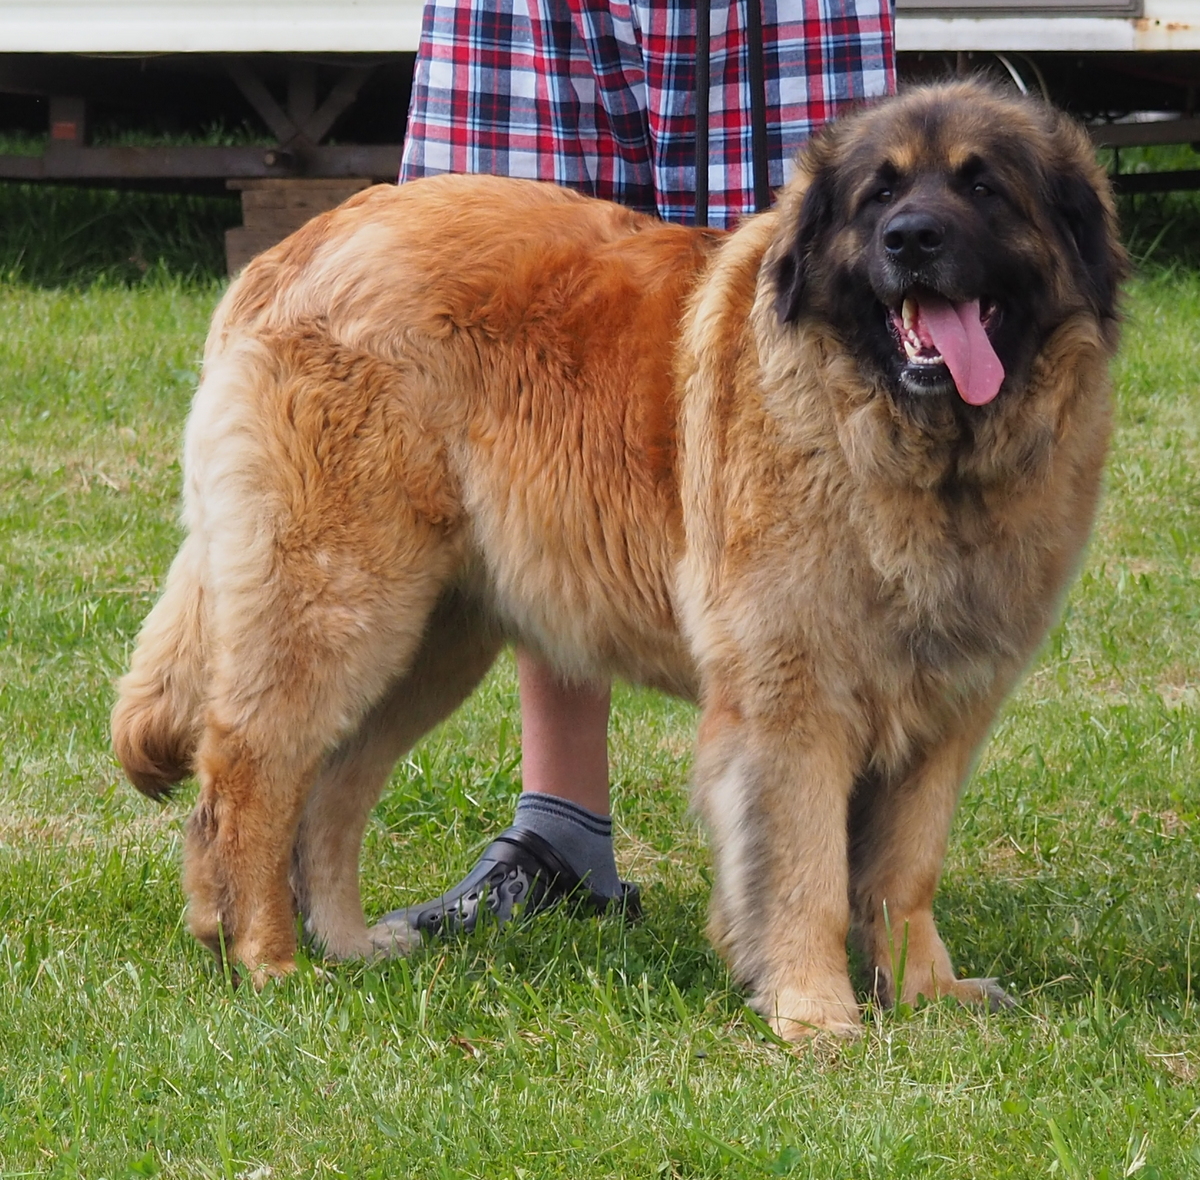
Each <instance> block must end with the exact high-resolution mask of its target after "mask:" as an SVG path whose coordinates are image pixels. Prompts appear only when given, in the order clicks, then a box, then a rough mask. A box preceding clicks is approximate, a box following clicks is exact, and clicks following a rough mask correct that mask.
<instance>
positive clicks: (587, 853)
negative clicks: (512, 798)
mask: <svg viewBox="0 0 1200 1180" xmlns="http://www.w3.org/2000/svg"><path fill="white" fill-rule="evenodd" d="M513 827H514V828H520V829H522V830H523V831H527V832H535V833H536V834H537V835H539V836H541V837H542V839H543V840H546V841H547V842H548V843H550V844H553V845H554V849H555V851H556V852H557V853H558V854H559V855H560V856H561V857H562V858H563V860H565V861H566V862H567V864H569V865H570V866H571V868H573V869H574V870H575V871H576V872H577V873H578V874H579V875H580V877H582V878H584V879H585V880H586V883H587V886H588V888H589V889H591V890H592V892H593V893H599V894H600V895H601V896H602V897H619V896H620V894H621V881H620V879H619V878H618V876H617V862H616V861H615V860H613V842H612V817H611V816H608V815H597V814H596V813H595V812H594V811H588V809H587V808H586V807H580V806H579V804H578V803H571V802H570V801H569V800H567V799H560V798H559V797H558V796H557V795H543V794H541V793H540V792H538V791H525V792H523V793H522V795H521V797H520V798H519V799H518V800H517V813H516V815H515V816H513Z"/></svg>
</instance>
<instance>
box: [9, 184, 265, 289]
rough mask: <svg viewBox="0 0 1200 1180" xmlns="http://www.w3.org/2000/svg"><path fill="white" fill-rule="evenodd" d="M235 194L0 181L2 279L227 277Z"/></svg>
mask: <svg viewBox="0 0 1200 1180" xmlns="http://www.w3.org/2000/svg"><path fill="white" fill-rule="evenodd" d="M240 223H241V211H240V208H239V205H238V201H237V198H236V197H233V196H230V197H199V196H190V195H186V194H178V193H171V194H165V193H137V192H113V191H110V190H107V189H81V188H67V187H60V186H55V185H30V184H8V183H0V278H3V279H7V280H9V281H12V282H19V283H25V284H28V285H29V286H33V287H87V286H90V285H91V284H93V283H96V282H109V283H116V284H120V285H127V286H137V285H139V284H141V283H144V282H153V281H155V280H156V279H158V278H165V277H171V278H176V279H185V280H193V281H208V282H211V281H213V280H215V279H221V278H224V276H225V237H224V235H225V230H226V229H228V228H229V227H231V226H235V225H239V224H240Z"/></svg>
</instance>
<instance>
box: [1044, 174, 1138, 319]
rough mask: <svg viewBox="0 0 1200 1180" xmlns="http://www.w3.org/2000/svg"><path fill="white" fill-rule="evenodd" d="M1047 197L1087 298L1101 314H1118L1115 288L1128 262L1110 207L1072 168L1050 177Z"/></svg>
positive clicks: (1087, 179) (1094, 187)
mask: <svg viewBox="0 0 1200 1180" xmlns="http://www.w3.org/2000/svg"><path fill="white" fill-rule="evenodd" d="M1049 197H1050V208H1051V209H1052V210H1053V211H1054V217H1055V220H1056V222H1057V224H1058V229H1059V232H1060V233H1061V234H1062V236H1063V239H1064V244H1065V245H1066V246H1067V248H1068V250H1070V251H1072V252H1073V253H1074V254H1075V256H1076V258H1077V260H1078V266H1077V270H1078V272H1079V278H1080V279H1081V281H1082V284H1083V289H1084V290H1085V291H1086V292H1087V294H1088V297H1089V302H1090V303H1091V304H1092V307H1093V308H1094V310H1095V311H1096V313H1097V314H1098V315H1099V316H1100V317H1101V318H1104V319H1112V318H1113V317H1115V316H1116V314H1117V289H1118V287H1119V286H1120V284H1121V280H1122V279H1123V278H1124V277H1125V274H1126V270H1127V263H1126V258H1125V251H1124V249H1123V248H1122V247H1121V245H1120V243H1119V242H1118V240H1117V236H1116V226H1115V224H1114V219H1113V217H1112V215H1111V213H1110V212H1109V209H1108V208H1107V207H1106V206H1105V203H1104V202H1103V201H1102V200H1101V198H1100V194H1099V193H1098V192H1097V191H1096V186H1095V184H1094V183H1093V182H1092V181H1091V180H1090V179H1089V178H1088V177H1087V176H1085V175H1084V174H1083V172H1081V171H1079V170H1078V169H1075V168H1066V169H1062V170H1060V171H1058V172H1055V173H1054V174H1053V175H1052V176H1051V177H1050V192H1049Z"/></svg>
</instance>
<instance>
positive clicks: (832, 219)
mask: <svg viewBox="0 0 1200 1180" xmlns="http://www.w3.org/2000/svg"><path fill="white" fill-rule="evenodd" d="M1123 268H1124V257H1123V254H1122V251H1121V248H1120V246H1119V245H1118V242H1117V239H1116V235H1115V228H1114V215H1113V210H1112V205H1111V200H1110V198H1109V196H1108V193H1107V189H1106V185H1105V180H1104V177H1103V175H1102V173H1101V172H1100V171H1099V170H1098V168H1097V166H1096V164H1095V162H1094V160H1093V156H1092V152H1091V149H1090V147H1089V144H1088V141H1087V139H1086V138H1085V136H1084V135H1083V134H1082V133H1081V132H1080V131H1079V130H1078V129H1077V128H1076V127H1075V126H1073V125H1072V124H1071V123H1070V122H1069V121H1068V120H1066V119H1065V118H1063V117H1061V116H1060V115H1058V114H1056V113H1054V112H1053V111H1052V110H1050V109H1048V108H1045V107H1042V106H1040V105H1035V104H1033V103H1031V102H1025V101H1021V100H1017V99H1014V98H1009V97H1005V96H1003V95H1001V94H999V93H997V92H995V91H993V90H991V89H989V88H987V87H984V86H982V85H980V84H975V83H963V84H957V85H951V86H947V87H936V88H929V89H921V90H915V91H912V92H911V93H909V94H907V95H906V96H904V97H902V98H899V99H895V100H891V101H888V102H884V103H881V104H879V105H878V106H876V107H874V108H870V109H866V110H864V111H862V112H860V113H857V114H855V115H852V116H851V117H849V118H846V119H844V120H841V121H839V122H838V123H836V124H835V125H833V126H831V127H829V128H828V129H827V130H825V131H824V132H822V133H821V134H820V135H819V136H818V137H817V138H816V139H815V141H814V142H813V143H812V145H811V146H810V147H809V149H808V150H807V152H806V153H805V155H804V157H803V159H802V161H801V169H800V175H799V177H798V178H797V179H796V180H795V181H794V182H793V183H792V184H791V185H789V187H788V188H786V189H785V190H784V192H783V194H782V196H781V199H780V201H779V204H778V207H777V208H776V209H775V210H774V211H772V212H770V213H767V214H764V215H763V216H761V217H757V218H754V219H752V220H749V221H748V222H746V223H745V224H744V225H743V226H742V227H741V228H740V229H739V230H737V232H735V233H733V234H731V235H724V234H721V233H716V232H710V231H704V230H693V229H686V228H681V227H677V226H669V225H663V224H660V223H658V222H656V221H653V220H651V219H650V218H648V217H644V216H641V215H639V214H635V213H632V212H628V211H626V210H623V209H620V208H618V207H616V206H613V205H609V204H605V203H602V202H598V201H592V200H588V199H585V198H582V197H579V196H577V195H573V194H572V193H569V192H565V191H562V190H560V189H557V188H553V187H551V186H548V185H538V184H533V183H525V182H518V181H503V180H495V179H489V178H484V177H442V178H438V179H433V180H427V181H420V182H418V183H415V184H411V185H407V186H404V187H401V188H391V187H380V188H375V189H372V190H370V191H368V192H365V193H362V194H360V195H358V196H356V197H354V198H352V199H351V200H350V201H348V202H347V203H346V204H345V205H343V206H342V207H341V208H340V209H337V210H334V211H333V212H331V213H328V214H324V215H322V216H320V217H318V218H316V219H315V220H314V221H312V222H311V223H310V224H309V225H308V226H306V227H305V228H304V229H302V230H301V231H300V232H299V233H297V234H295V235H293V236H292V237H291V238H289V239H288V240H287V241H285V242H284V243H282V244H281V245H279V246H277V247H275V248H274V249H272V250H269V251H268V252H267V253H265V254H264V255H262V257H260V258H259V259H257V260H256V261H255V262H253V263H252V264H251V265H250V266H249V267H247V269H246V271H245V273H244V274H243V275H242V276H241V277H240V278H239V279H238V280H237V282H235V283H234V284H233V286H232V287H231V288H230V290H229V292H228V294H227V295H226V296H225V298H224V300H223V301H222V303H221V306H220V308H219V309H218V311H217V313H216V316H215V319H214V322H213V326H212V331H211V334H210V336H209V340H208V347H207V354H206V358H205V364H204V378H203V381H202V383H201V385H200V389H199V391H198V393H197V394H196V399H195V404H194V406H193V409H192V414H191V418H190V421H189V423H188V428H187V439H186V455H185V467H186V489H185V498H186V509H185V519H186V524H187V530H188V536H187V539H186V541H185V542H184V545H183V548H182V549H181V551H180V553H179V556H178V557H177V558H176V560H175V563H174V565H173V566H172V568H171V572H170V576H169V578H168V580H167V586H166V590H165V592H164V594H163V597H162V600H161V601H160V602H159V604H158V605H157V606H156V607H155V608H154V610H153V612H152V613H151V614H150V617H149V618H148V620H147V622H146V625H145V627H144V629H143V631H142V634H141V638H140V641H139V645H138V648H137V651H136V654H135V655H134V659H133V667H132V671H131V672H130V673H129V675H128V676H126V677H125V679H124V681H123V682H122V684H121V695H120V701H119V703H118V705H117V707H116V711H115V714H114V721H113V728H114V739H115V743H116V749H117V751H118V753H119V755H120V758H121V760H122V762H123V763H124V765H125V768H126V770H127V772H128V774H129V776H130V778H131V779H132V780H133V782H134V783H135V784H136V785H137V786H138V787H139V788H141V789H142V790H143V791H145V792H147V793H148V794H152V795H156V794H159V793H160V792H162V791H163V790H164V789H165V788H166V786H167V785H168V784H169V783H171V782H172V781H174V780H176V779H179V778H181V777H183V776H184V775H186V774H188V773H189V772H192V771H193V770H194V771H195V773H196V774H197V775H198V776H199V779H200V796H199V801H198V803H197V805H196V810H195V813H194V814H193V815H192V818H191V821H190V823H189V825H188V829H187V842H186V852H185V864H184V885H185V889H186V891H187V894H188V898H189V916H190V923H191V928H192V930H193V931H194V933H195V934H196V936H197V937H198V938H200V939H201V940H202V941H203V942H205V943H207V944H208V945H209V946H210V947H212V948H214V950H216V949H217V948H218V947H219V946H221V945H222V941H223V944H224V946H225V948H226V950H227V952H228V953H229V954H230V956H231V958H232V959H233V960H234V961H235V962H236V963H238V964H241V965H243V966H244V967H245V968H247V969H248V970H249V971H250V973H251V974H252V975H253V976H254V978H255V979H257V980H261V979H262V978H263V977H264V976H265V975H267V974H277V973H281V972H286V971H288V970H289V969H290V968H291V967H292V964H293V954H294V944H295V925H294V914H295V912H296V910H297V909H299V912H300V913H301V914H302V915H303V917H304V921H305V924H306V926H307V929H308V931H309V932H310V934H311V936H312V937H313V939H314V940H315V941H316V942H317V944H319V945H320V946H323V947H324V949H325V951H326V952H327V953H329V954H331V955H335V956H352V955H365V954H372V953H375V952H379V951H384V952H387V951H391V950H393V949H401V950H402V949H404V948H403V947H399V948H397V947H395V946H394V944H393V936H392V934H391V933H390V932H386V931H383V930H381V929H378V928H377V929H376V930H374V931H372V930H370V929H368V928H367V926H366V925H365V923H364V921H363V916H362V909H361V905H360V901H359V892H358V864H357V862H358V852H359V845H360V841H361V836H362V832H363V827H364V824H365V822H366V819H367V815H368V812H369V811H370V809H371V807H372V805H373V804H374V803H375V801H376V799H377V797H378V795H379V792H380V789H381V787H382V784H383V783H384V781H385V779H386V777H387V774H388V772H389V770H390V768H391V767H392V765H393V763H394V762H395V761H396V759H397V758H398V757H399V756H400V755H401V754H402V753H403V752H404V751H405V750H407V749H408V748H409V747H410V746H411V745H412V743H413V742H414V741H415V740H416V739H417V738H419V737H420V736H421V734H423V733H424V732H426V731H427V730H428V729H429V728H430V727H431V726H432V725H434V724H435V723H436V722H437V721H439V720H440V719H441V718H443V717H445V716H446V715H447V713H449V712H450V711H451V710H452V709H454V708H455V707H456V706H457V705H458V704H459V703H460V702H461V701H462V700H463V698H464V697H465V696H466V695H467V694H468V693H469V692H470V691H471V689H472V687H473V686H474V685H475V684H476V682H477V681H478V680H479V678H480V677H481V676H482V675H483V673H484V672H485V670H486V669H487V668H488V666H489V665H490V664H491V662H492V660H493V658H494V657H495V655H496V652H497V650H498V649H499V648H500V646H501V644H503V643H504V642H506V641H508V640H517V641H519V642H521V643H523V644H525V645H526V646H528V647H529V648H531V649H534V650H536V651H538V652H540V653H541V654H542V655H543V656H544V657H545V658H546V659H547V660H549V661H550V663H551V664H553V665H554V666H555V667H556V668H558V669H559V670H561V672H562V674H563V675H564V676H566V677H610V676H620V677H626V678H628V679H630V680H633V681H637V682H640V683H645V684H652V685H658V686H660V687H662V688H665V689H667V690H668V691H671V692H677V693H682V694H685V695H688V696H695V697H696V698H697V699H698V700H699V701H700V703H701V706H702V709H703V717H702V720H701V724H700V730H699V739H698V746H697V752H696V765H695V797H696V803H697V805H698V807H699V809H700V811H701V812H702V813H703V815H704V817H705V818H706V820H707V823H708V826H709V828H710V829H711V834H712V846H713V858H714V861H715V868H716V885H715V889H714V895H713V901H712V919H711V927H710V929H711V935H712V938H713V940H714V941H715V943H716V945H717V946H718V947H719V948H720V949H721V951H722V952H723V953H724V955H725V956H726V958H727V960H728V962H729V964H730V966H731V968H732V970H733V971H734V973H735V974H736V976H737V977H738V978H740V979H741V980H742V981H744V982H745V984H746V985H747V987H748V988H749V989H750V990H751V992H752V995H753V1002H754V1003H755V1005H756V1006H757V1007H758V1008H759V1009H760V1010H761V1011H763V1012H764V1013H765V1014H767V1016H768V1017H769V1018H770V1019H771V1020H772V1021H773V1022H774V1024H775V1026H776V1027H777V1028H778V1029H779V1030H780V1032H782V1033H783V1034H784V1035H787V1036H799V1035H802V1034H803V1033H804V1032H805V1031H807V1030H809V1029H813V1028H815V1029H833V1030H839V1031H846V1030H849V1029H851V1028H853V1027H854V1026H855V1025H856V1024H857V1023H858V1020H859V1015H858V1009H857V1006H856V1000H855V992H854V990H853V988H852V987H851V983H850V980H849V978H848V975H847V951H846V947H847V936H848V935H852V936H853V937H854V938H855V940H856V942H857V944H858V945H859V946H860V947H861V950H862V953H863V956H864V958H865V961H866V963H867V964H868V966H869V968H870V970H871V972H872V973H873V976H874V986H875V987H876V989H877V991H878V992H879V993H880V994H881V995H882V997H883V998H885V999H889V998H891V997H892V993H893V991H894V987H893V963H894V962H895V961H897V959H898V957H899V956H900V953H901V943H903V944H904V946H905V947H906V951H905V957H906V960H907V971H906V973H905V975H904V981H903V998H904V999H906V1000H912V999H915V998H916V996H917V995H918V994H924V995H926V996H938V995H946V994H949V995H954V996H957V997H958V998H960V999H962V1000H966V1001H976V1002H984V1003H988V1002H990V1003H997V1002H1002V1001H1003V993H1002V992H1000V991H999V990H998V989H997V988H996V987H995V986H994V984H993V983H992V982H991V981H990V980H982V979H959V978H957V977H956V975H955V973H954V969H953V967H952V966H951V963H950V959H949V957H948V955H947V953H946V950H945V948H944V947H943V945H942V943H941V940H940V939H939V937H938V934H937V931H936V929H935V927H934V920H933V913H932V909H931V904H932V900H933V894H934V890H935V887H936V885H937V880H938V875H939V871H940V868H941V863H942V858H943V855H944V851H945V846H946V839H947V832H948V830H949V827H950V821H951V815H952V812H953V810H954V806H955V800H956V797H957V795H958V793H959V789H960V787H961V786H962V783H963V780H964V777H965V776H966V774H967V771H968V768H969V767H970V765H971V761H972V758H973V757H974V755H975V752H976V750H977V749H978V748H979V745H980V743H981V741H982V740H983V738H984V735H985V734H986V733H987V730H988V727H989V725H990V723H991V721H992V719H993V717H994V716H995V714H996V710H997V708H998V706H999V704H1000V702H1001V701H1002V699H1003V698H1004V696H1005V694H1006V693H1007V692H1008V691H1009V689H1010V687H1011V686H1012V684H1013V682H1014V679H1015V678H1016V677H1017V675H1018V673H1019V672H1020V670H1021V668H1022V666H1023V665H1024V664H1025V663H1026V661H1027V660H1028V659H1029V657H1030V654H1031V653H1032V652H1033V650H1034V649H1035V647H1036V646H1037V644H1038V642H1039V640H1040V638H1041V637H1042V635H1043V634H1044V633H1045V631H1046V628H1047V625H1048V624H1049V623H1050V621H1051V619H1052V616H1053V615H1054V611H1055V608H1056V604H1057V603H1058V602H1059V599H1060V597H1061V595H1062V593H1063V589H1064V587H1065V585H1066V583H1067V581H1068V579H1069V577H1070V576H1071V573H1072V570H1073V569H1074V568H1075V566H1076V564H1077V562H1078V561H1079V557H1080V552H1081V550H1082V548H1083V545H1084V542H1085V539H1086V537H1087V535H1088V530H1089V527H1090V524H1091V520H1092V516H1093V511H1094V508H1095V504H1096V497H1097V492H1098V489H1099V485H1100V473H1101V463H1102V460H1103V457H1104V452H1105V447H1106V441H1107V438H1108V434H1109V417H1110V411H1109V398H1110V395H1109V386H1108V378H1107V372H1106V371H1107V364H1108V360H1109V358H1110V356H1111V354H1112V352H1113V349H1114V347H1115V343H1116V337H1117V321H1116V309H1115V301H1116V296H1117V284H1118V281H1119V279H1120V277H1121V274H1122V271H1123Z"/></svg>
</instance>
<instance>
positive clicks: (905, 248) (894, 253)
mask: <svg viewBox="0 0 1200 1180" xmlns="http://www.w3.org/2000/svg"><path fill="white" fill-rule="evenodd" d="M945 240H946V233H945V230H944V229H943V228H942V223H941V222H940V221H938V219H937V218H936V217H934V216H933V215H932V214H931V213H916V212H906V213H897V214H896V216H895V217H893V218H892V219H891V221H889V222H888V223H887V225H886V226H885V227H884V230H883V248H884V249H885V250H886V251H887V252H888V255H889V256H890V257H891V259H892V260H893V261H894V262H898V263H900V264H901V266H906V267H908V269H909V270H918V269H920V267H922V266H924V265H925V263H927V262H933V261H934V259H936V258H937V257H938V255H940V254H941V252H942V246H943V245H944V243H945Z"/></svg>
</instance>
